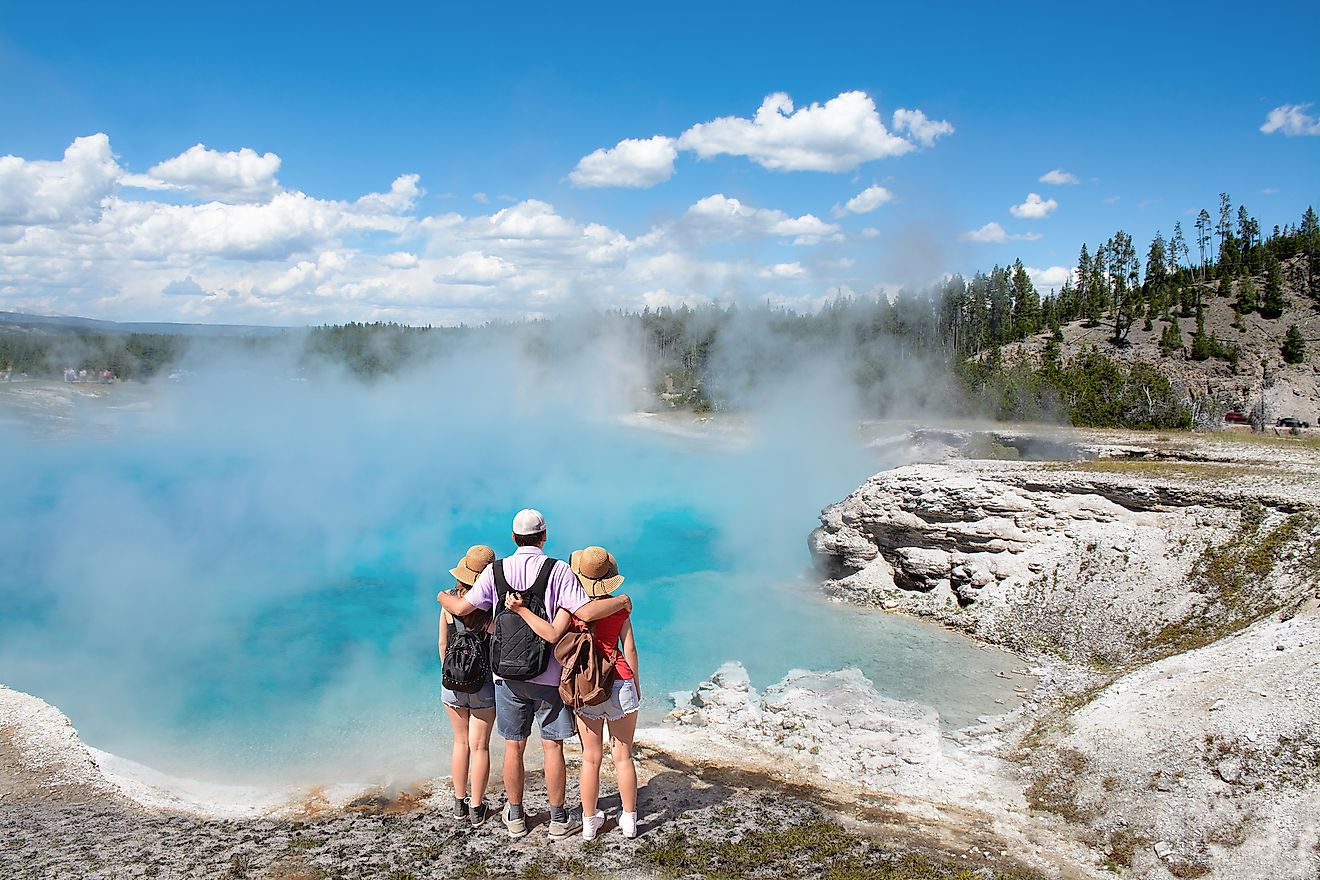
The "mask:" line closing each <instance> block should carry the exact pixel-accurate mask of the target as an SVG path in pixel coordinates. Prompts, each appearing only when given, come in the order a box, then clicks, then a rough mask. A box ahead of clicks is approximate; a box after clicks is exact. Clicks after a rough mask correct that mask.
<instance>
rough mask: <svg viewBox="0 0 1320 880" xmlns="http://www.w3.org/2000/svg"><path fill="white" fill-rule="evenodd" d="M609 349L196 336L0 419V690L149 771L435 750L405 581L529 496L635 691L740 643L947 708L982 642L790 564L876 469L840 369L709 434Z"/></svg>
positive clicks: (328, 770) (442, 581)
mask: <svg viewBox="0 0 1320 880" xmlns="http://www.w3.org/2000/svg"><path fill="white" fill-rule="evenodd" d="M638 350H639V348H638V346H637V345H636V344H635V342H634V341H633V340H630V339H629V338H628V337H627V336H623V335H621V336H619V337H617V338H612V339H601V338H596V339H595V340H593V341H592V342H590V343H588V342H587V341H586V340H582V339H572V338H565V337H564V336H563V335H562V334H551V335H547V334H543V333H542V334H534V333H532V331H530V330H528V329H527V328H504V329H490V330H485V331H481V332H480V333H479V334H473V335H471V336H468V337H465V338H464V339H463V341H461V342H460V343H458V344H456V345H455V346H454V347H453V348H452V349H451V350H449V351H448V352H447V353H446V354H445V355H444V356H442V357H440V358H438V359H436V360H432V361H429V362H425V363H419V364H417V365H416V366H415V367H413V368H410V369H408V370H405V371H403V372H401V373H399V374H396V375H394V376H392V377H387V378H384V379H380V380H377V381H375V382H372V383H369V384H367V383H363V382H360V381H359V380H357V379H353V378H348V377H334V376H330V375H326V374H318V375H313V376H311V377H301V376H299V375H298V374H297V370H296V368H295V366H294V364H295V360H294V358H293V352H284V353H283V354H272V353H268V354H267V355H266V356H263V357H262V358H259V359H258V358H256V357H255V356H253V355H250V354H249V355H245V356H243V357H241V358H240V357H234V358H230V359H227V360H226V359H215V358H208V359H206V360H205V361H203V362H197V363H192V364H189V365H188V369H187V370H186V371H185V373H184V375H185V379H184V381H182V382H169V381H163V380H162V381H160V382H157V383H156V384H154V385H152V386H146V387H144V386H133V385H124V386H120V387H117V388H115V389H113V393H112V394H110V395H109V396H108V397H107V398H104V399H102V400H98V401H94V402H93V404H92V405H91V406H92V409H91V410H83V411H82V412H81V414H80V413H78V412H75V414H74V424H73V427H72V429H69V430H61V431H60V432H59V433H58V435H57V436H56V437H54V438H52V437H50V436H48V435H47V436H36V435H34V432H33V430H32V425H31V424H27V423H22V422H20V423H15V422H13V421H12V420H10V421H6V422H3V423H0V424H3V427H0V441H3V447H4V449H5V450H6V452H5V454H4V456H3V457H2V458H0V484H3V485H4V487H5V489H6V492H5V495H6V503H5V504H4V506H3V509H2V510H0V557H2V558H3V559H5V560H6V562H5V565H4V568H3V572H0V601H2V602H3V603H4V607H5V608H6V612H5V614H4V615H3V617H2V618H0V681H3V682H4V683H6V684H9V685H10V686H13V687H16V688H19V689H22V690H27V691H29V692H32V693H35V694H37V695H39V696H41V697H42V698H44V699H46V700H48V701H50V702H52V703H54V704H55V705H58V706H60V707H61V708H62V709H64V710H65V711H66V712H67V713H68V714H69V715H70V716H71V717H72V719H73V721H74V723H75V725H77V726H78V728H79V730H80V732H81V733H82V734H83V736H84V738H85V739H87V740H88V741H89V743H91V744H92V745H94V746H97V747H99V748H103V749H105V750H107V751H111V752H115V753H117V754H122V755H123V756H125V757H128V758H132V759H134V760H138V761H141V762H143V763H148V764H152V765H155V766H158V767H160V768H161V769H164V770H167V771H171V772H180V773H183V772H186V773H192V774H196V775H203V776H212V777H216V778H225V779H235V780H237V779H243V778H245V777H251V778H252V779H254V780H256V779H262V780H270V779H272V778H285V779H289V780H294V781H327V780H334V779H352V780H373V779H378V778H381V777H383V776H391V775H402V776H415V775H417V774H419V773H439V772H443V771H442V770H441V767H442V766H443V765H444V763H445V758H444V740H445V737H446V736H447V731H446V726H445V723H444V720H443V718H442V716H441V715H440V712H439V702H438V674H437V673H438V661H437V658H436V648H435V627H436V614H437V606H436V604H435V600H434V595H435V592H436V591H437V590H438V589H444V588H447V587H449V586H451V585H452V582H451V581H450V579H449V576H448V573H447V571H448V568H449V567H450V566H451V565H452V564H453V562H454V560H455V559H457V558H458V557H459V556H460V555H461V554H462V552H463V551H464V550H465V549H466V548H467V547H468V545H470V544H473V543H478V542H481V543H489V544H492V545H493V546H495V547H496V549H497V550H498V551H499V552H500V553H501V554H502V555H503V554H506V553H508V552H511V550H512V547H511V546H510V541H509V536H508V532H509V520H510V517H511V515H512V514H513V512H514V511H516V510H517V509H519V508H521V507H524V506H536V507H539V508H540V509H541V510H542V511H543V512H544V513H545V514H546V516H547V518H548V520H549V524H550V541H549V545H548V546H547V550H548V552H550V553H551V554H552V555H556V556H559V557H560V558H567V555H568V553H569V552H570V551H571V550H572V549H575V548H577V547H581V546H585V545H587V544H593V543H596V544H602V545H605V546H607V547H609V548H610V549H612V550H614V551H615V553H616V555H617V556H618V558H619V561H620V566H621V569H622V571H623V573H624V574H625V575H626V576H627V579H628V580H627V583H626V584H625V586H624V589H625V591H626V592H628V593H630V594H631V595H632V596H633V597H634V599H635V601H636V603H637V611H636V620H637V626H638V633H639V639H640V643H641V650H642V663H643V682H644V686H645V690H646V694H645V697H646V703H647V705H648V706H649V707H650V708H651V709H652V710H659V709H663V708H664V707H665V695H666V693H667V692H668V691H670V690H675V689H681V688H690V687H692V686H693V685H694V684H695V683H696V682H697V681H699V680H700V679H701V678H702V677H704V676H705V675H707V674H709V673H710V672H711V671H712V670H713V669H714V668H715V666H716V665H718V664H719V663H720V662H723V661H725V660H728V659H740V660H743V661H744V662H745V663H746V664H747V665H748V667H749V669H750V670H751V671H752V674H753V676H754V679H756V681H757V683H758V684H765V683H768V682H769V681H772V680H774V679H777V678H779V677H780V676H782V675H783V673H784V672H786V671H787V670H788V669H789V668H791V667H794V666H808V667H816V668H824V667H838V666H841V665H845V664H856V665H861V666H862V668H863V670H864V671H866V672H867V673H868V674H869V675H871V676H872V677H873V678H874V679H875V680H876V681H877V684H878V686H879V687H880V688H881V689H882V690H885V691H887V692H889V693H891V694H892V695H894V696H899V697H906V698H920V699H924V700H926V701H927V702H931V703H932V704H934V705H936V706H937V708H940V709H941V710H942V711H945V712H946V713H952V714H953V715H954V716H955V717H956V716H957V714H958V713H959V712H967V713H969V715H971V714H975V712H976V711H979V710H978V709H976V708H975V707H973V706H971V705H970V704H966V700H967V699H969V695H970V694H973V693H977V692H980V693H981V694H982V699H984V693H985V690H986V688H985V685H984V681H985V677H986V676H987V675H989V670H991V669H993V668H1001V667H1002V666H1003V665H1004V664H1005V663H1006V661H1005V660H1003V659H1000V658H997V657H993V656H991V655H987V654H985V653H984V652H980V651H976V650H975V649H973V648H971V647H969V646H967V645H965V644H964V643H963V642H961V641H959V640H957V639H956V638H954V637H952V636H948V635H946V634H943V633H940V632H938V631H932V630H929V629H927V628H924V627H920V626H917V625H915V624H911V623H910V622H903V621H898V620H895V619H894V618H892V617H887V616H884V615H880V616H870V615H860V614H858V613H857V612H853V611H848V610H845V609H837V608H834V607H831V606H826V605H824V604H823V603H820V602H819V601H818V599H817V596H816V591H815V589H814V585H813V584H811V583H810V582H809V581H807V580H806V579H804V578H803V572H804V569H805V568H806V566H807V562H808V560H807V553H806V548H805V539H806V535H807V533H808V531H809V530H810V529H811V528H812V526H813V525H814V524H815V514H816V512H817V511H818V510H819V509H820V508H821V507H822V506H823V505H825V504H827V503H830V502H832V501H834V500H837V499H838V498H841V497H842V496H843V495H844V494H846V493H847V492H848V491H850V490H851V489H852V488H853V487H855V486H856V485H857V484H858V483H859V482H860V481H861V480H863V479H864V478H865V477H866V476H868V475H869V474H870V473H872V472H874V471H875V470H877V469H879V468H881V467H883V466H887V465H890V464H894V462H882V461H878V460H876V459H875V458H874V456H873V455H870V454H868V453H866V452H865V451H864V450H863V449H862V447H861V445H860V444H859V443H858V442H857V434H856V410H855V407H854V402H853V401H852V399H851V392H850V391H848V390H847V389H849V388H850V387H851V384H850V383H848V382H845V381H840V379H839V376H840V373H841V369H840V368H839V367H838V366H837V365H832V364H831V363H830V362H829V360H828V359H823V360H822V359H813V360H804V361H803V362H802V363H801V365H800V368H799V369H786V370H785V371H784V373H783V374H781V378H779V379H777V380H776V381H775V383H774V384H773V385H765V384H763V385H762V386H760V387H759V389H758V391H757V393H756V394H754V395H748V396H747V397H746V399H747V400H748V401H752V402H754V404H755V405H754V407H753V408H752V409H751V410H749V411H748V412H747V413H745V414H742V415H740V416H739V417H738V418H737V419H730V420H726V422H725V423H724V424H729V423H732V422H735V421H736V422H737V424H738V425H739V426H740V430H739V431H737V432H729V433H723V432H721V431H720V430H714V431H710V432H706V433H705V434H703V435H691V434H681V433H679V434H676V433H667V432H664V431H646V430H641V429H639V428H638V427H637V426H636V424H635V423H630V422H629V421H628V420H626V419H625V418H624V417H625V416H628V415H629V414H630V413H632V411H633V409H634V407H635V404H636V402H637V400H638V396H639V394H638V393H639V391H640V390H641V389H642V387H643V385H644V384H645V383H646V382H647V375H646V371H645V368H644V364H643V363H641V358H640V357H639V356H637V355H636V354H635V352H636V351H638ZM285 354H287V355H288V357H287V358H286V357H284V355H285ZM784 376H786V378H784ZM15 387H16V386H15ZM61 390H62V389H59V388H53V389H51V393H52V394H56V393H57V392H59V391H61ZM93 410H94V412H93ZM89 413H91V414H90V415H89ZM79 419H81V421H79ZM634 421H635V420H634ZM89 425H94V426H95V427H96V430H87V427H88V426H89ZM743 427H745V429H746V430H745V431H743V430H741V428H743ZM969 658H980V659H970V660H969ZM996 664H998V665H996Z"/></svg>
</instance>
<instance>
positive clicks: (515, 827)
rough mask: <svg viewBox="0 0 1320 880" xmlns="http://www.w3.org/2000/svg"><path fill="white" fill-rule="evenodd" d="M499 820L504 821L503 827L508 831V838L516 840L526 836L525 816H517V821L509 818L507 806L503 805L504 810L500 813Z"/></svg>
mask: <svg viewBox="0 0 1320 880" xmlns="http://www.w3.org/2000/svg"><path fill="white" fill-rule="evenodd" d="M500 818H501V819H503V820H504V827H505V828H507V829H509V836H510V837H512V838H514V839H517V838H519V837H526V836H527V814H526V813H524V814H523V815H521V816H519V817H518V818H517V819H510V818H509V805H508V804H505V805H504V810H503V811H502V812H501V813H500Z"/></svg>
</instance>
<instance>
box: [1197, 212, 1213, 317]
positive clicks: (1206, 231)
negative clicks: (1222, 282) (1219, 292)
mask: <svg viewBox="0 0 1320 880" xmlns="http://www.w3.org/2000/svg"><path fill="white" fill-rule="evenodd" d="M1209 246H1210V212H1209V211H1207V210H1206V209H1205V208H1202V209H1201V213H1199V214H1197V215H1196V248H1197V251H1198V252H1199V253H1200V256H1201V261H1200V262H1199V263H1198V264H1197V266H1198V267H1199V268H1200V270H1201V271H1200V275H1201V281H1202V282H1204V281H1205V279H1206V265H1205V257H1206V249H1207V248H1208V247H1209ZM1198 300H1199V295H1198Z"/></svg>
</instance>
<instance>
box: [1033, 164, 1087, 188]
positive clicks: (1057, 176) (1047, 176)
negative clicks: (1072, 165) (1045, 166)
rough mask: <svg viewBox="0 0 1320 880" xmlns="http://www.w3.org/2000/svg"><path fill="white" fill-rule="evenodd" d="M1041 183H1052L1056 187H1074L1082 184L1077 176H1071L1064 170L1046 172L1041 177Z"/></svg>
mask: <svg viewBox="0 0 1320 880" xmlns="http://www.w3.org/2000/svg"><path fill="white" fill-rule="evenodd" d="M1040 182H1041V183H1052V184H1054V185H1055V186H1072V185H1074V184H1078V183H1081V181H1080V180H1078V179H1077V175H1075V174H1069V173H1068V172H1067V171H1064V170H1063V169H1062V168H1055V169H1054V170H1053V171H1046V172H1045V173H1044V174H1042V175H1041V176H1040Z"/></svg>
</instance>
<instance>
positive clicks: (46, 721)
mask: <svg viewBox="0 0 1320 880" xmlns="http://www.w3.org/2000/svg"><path fill="white" fill-rule="evenodd" d="M118 794H119V792H118V789H117V788H116V787H115V786H114V785H113V784H112V783H110V782H109V781H107V780H106V778H105V775H104V774H103V773H102V771H101V767H100V765H99V764H98V763H97V761H96V759H95V758H94V757H93V756H92V753H91V751H90V750H89V749H88V748H87V746H85V745H83V742H82V740H81V739H79V738H78V731H76V730H74V728H73V724H72V723H70V721H69V719H68V716H66V715H65V714H64V713H63V712H61V711H60V710H59V709H56V708H55V707H54V706H52V705H50V704H49V703H47V702H45V701H44V700H39V699H37V698H36V697H33V696H29V695H28V694H25V693H22V692H21V691H16V690H12V689H10V688H7V687H5V686H4V685H0V800H3V801H7V802H11V803H13V802H22V801H38V802H43V803H45V802H63V801H74V802H87V801H99V800H106V799H114V798H116V797H118Z"/></svg>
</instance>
